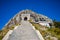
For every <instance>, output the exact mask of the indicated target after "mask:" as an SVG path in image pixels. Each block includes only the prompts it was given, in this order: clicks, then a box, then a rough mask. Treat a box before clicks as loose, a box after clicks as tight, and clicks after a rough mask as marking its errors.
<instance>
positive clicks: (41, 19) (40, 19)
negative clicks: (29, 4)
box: [5, 9, 53, 27]
mask: <svg viewBox="0 0 60 40" xmlns="http://www.w3.org/2000/svg"><path fill="white" fill-rule="evenodd" d="M22 14H29V15H30V17H29V16H27V17H29V18H30V19H32V21H33V22H35V23H41V24H44V23H46V25H48V24H49V25H50V26H52V24H53V21H52V20H51V19H50V18H48V17H47V16H44V15H42V14H38V13H36V12H33V11H31V10H28V9H27V10H22V11H20V12H19V13H18V14H16V15H15V16H14V17H13V18H12V19H10V20H9V22H8V23H7V24H6V25H5V26H8V27H10V26H12V25H16V24H20V22H21V20H22V17H21V15H22ZM28 20H29V19H28ZM46 25H45V26H46Z"/></svg>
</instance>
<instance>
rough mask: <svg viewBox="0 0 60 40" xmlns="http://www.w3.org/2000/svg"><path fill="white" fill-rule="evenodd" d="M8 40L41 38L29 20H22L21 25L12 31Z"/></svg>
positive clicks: (37, 39) (34, 39)
mask: <svg viewBox="0 0 60 40" xmlns="http://www.w3.org/2000/svg"><path fill="white" fill-rule="evenodd" d="M8 40H40V38H39V37H38V35H37V33H36V32H35V30H34V29H33V28H32V25H31V24H30V23H29V22H28V21H21V25H20V26H18V27H17V29H15V30H14V31H13V32H12V34H11V35H10V36H9V38H8Z"/></svg>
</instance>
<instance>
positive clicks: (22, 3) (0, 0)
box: [0, 0, 60, 29]
mask: <svg viewBox="0 0 60 40" xmlns="http://www.w3.org/2000/svg"><path fill="white" fill-rule="evenodd" d="M24 9H30V10H32V11H35V12H37V13H40V14H43V15H46V16H48V17H49V18H51V19H53V20H54V19H55V20H56V21H60V1H59V0H0V29H2V28H3V27H4V25H5V24H6V23H7V22H8V21H9V20H10V18H12V17H13V16H14V15H15V14H16V13H18V12H19V11H21V10H24Z"/></svg>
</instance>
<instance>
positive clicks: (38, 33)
mask: <svg viewBox="0 0 60 40" xmlns="http://www.w3.org/2000/svg"><path fill="white" fill-rule="evenodd" d="M31 26H32V28H33V29H34V30H35V32H36V33H37V35H38V37H39V38H40V40H44V38H43V36H42V35H41V33H40V32H39V31H38V30H36V29H35V27H34V26H33V25H32V24H31Z"/></svg>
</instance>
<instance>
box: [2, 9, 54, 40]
mask: <svg viewBox="0 0 60 40" xmlns="http://www.w3.org/2000/svg"><path fill="white" fill-rule="evenodd" d="M32 24H37V25H38V24H39V26H40V25H41V26H45V27H48V28H51V27H52V26H53V21H52V20H51V19H50V18H48V17H47V16H44V15H42V14H38V13H36V12H33V11H31V10H28V9H26V10H22V11H20V12H19V13H17V14H16V15H15V16H14V17H13V18H11V19H10V20H9V22H8V23H7V24H6V25H5V27H4V28H3V30H4V31H5V33H4V34H3V36H4V35H5V34H6V33H7V34H6V35H5V36H4V38H3V39H2V40H44V38H43V37H42V35H41V33H39V31H38V30H36V29H35V28H34V26H33V25H32Z"/></svg>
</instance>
